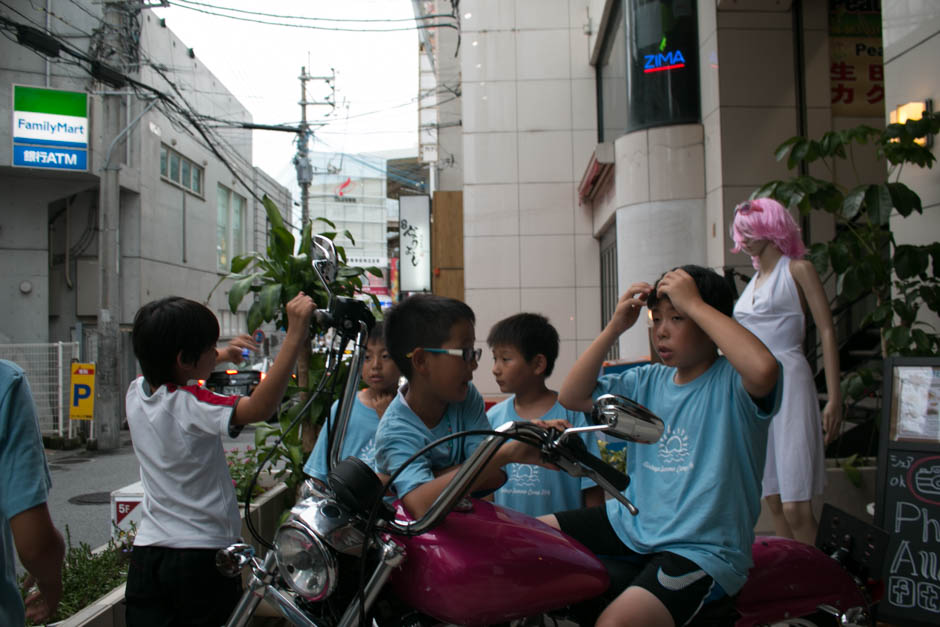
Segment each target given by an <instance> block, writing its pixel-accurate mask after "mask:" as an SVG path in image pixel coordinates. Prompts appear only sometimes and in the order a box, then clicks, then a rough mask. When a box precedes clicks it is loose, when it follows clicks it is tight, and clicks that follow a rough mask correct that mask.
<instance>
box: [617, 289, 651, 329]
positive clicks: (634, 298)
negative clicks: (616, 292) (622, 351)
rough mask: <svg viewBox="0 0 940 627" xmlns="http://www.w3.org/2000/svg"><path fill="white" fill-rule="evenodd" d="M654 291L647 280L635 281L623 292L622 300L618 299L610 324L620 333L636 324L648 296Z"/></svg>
mask: <svg viewBox="0 0 940 627" xmlns="http://www.w3.org/2000/svg"><path fill="white" fill-rule="evenodd" d="M651 291H653V286H652V285H650V284H649V283H646V282H645V281H640V282H639V283H634V284H633V285H631V286H630V287H629V289H627V291H626V292H624V293H623V296H621V297H620V300H619V301H617V308H616V309H615V310H614V315H613V316H611V318H610V322H609V323H608V325H609V326H612V327H613V328H614V329H615V330H616V331H617V333H618V335H619V334H620V333H623V332H624V331H626V330H627V329H629V328H630V327H632V326H633V325H634V324H636V321H637V318H639V317H640V311H641V310H642V309H643V306H644V305H645V304H646V297H647V296H649V294H650V292H651Z"/></svg>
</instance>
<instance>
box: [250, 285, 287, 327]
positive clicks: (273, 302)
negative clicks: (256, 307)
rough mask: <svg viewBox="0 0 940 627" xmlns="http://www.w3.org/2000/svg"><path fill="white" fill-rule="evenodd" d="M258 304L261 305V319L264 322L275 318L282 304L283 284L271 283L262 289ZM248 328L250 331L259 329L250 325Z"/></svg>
mask: <svg viewBox="0 0 940 627" xmlns="http://www.w3.org/2000/svg"><path fill="white" fill-rule="evenodd" d="M258 302H260V303H261V317H262V318H263V319H264V320H271V319H272V318H274V314H275V311H276V310H277V308H278V306H279V305H280V304H281V284H280V283H270V284H268V285H265V286H264V287H262V288H261V295H260V298H259V299H258ZM248 328H249V330H254V329H255V328H257V327H253V326H251V325H248Z"/></svg>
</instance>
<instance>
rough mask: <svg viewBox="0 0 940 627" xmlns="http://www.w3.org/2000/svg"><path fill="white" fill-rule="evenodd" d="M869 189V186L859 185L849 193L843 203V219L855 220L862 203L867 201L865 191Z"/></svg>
mask: <svg viewBox="0 0 940 627" xmlns="http://www.w3.org/2000/svg"><path fill="white" fill-rule="evenodd" d="M867 189H868V186H867V185H859V186H858V187H856V188H855V189H853V190H852V191H851V192H849V194H848V195H847V196H846V197H845V200H844V201H843V203H842V217H844V218H845V219H846V220H854V219H855V216H857V215H858V212H859V210H861V208H862V203H863V202H864V201H865V191H866V190H867Z"/></svg>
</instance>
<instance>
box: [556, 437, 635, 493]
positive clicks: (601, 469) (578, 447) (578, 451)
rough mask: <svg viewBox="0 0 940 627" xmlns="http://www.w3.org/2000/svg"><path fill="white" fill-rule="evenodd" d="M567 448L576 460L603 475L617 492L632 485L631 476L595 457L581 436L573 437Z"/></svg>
mask: <svg viewBox="0 0 940 627" xmlns="http://www.w3.org/2000/svg"><path fill="white" fill-rule="evenodd" d="M565 450H566V451H567V452H569V453H570V454H571V457H572V458H573V459H574V461H576V462H578V463H579V464H581V465H583V466H587V467H588V468H590V469H591V470H593V471H594V472H596V473H597V474H598V475H600V476H601V477H603V478H604V479H605V480H606V481H607V482H608V483H610V485H611V486H613V487H614V488H615V489H616V490H617V492H623V491H624V490H626V489H627V486H628V485H630V477H628V476H627V475H625V474H624V473H622V472H620V471H619V470H617V469H616V468H614V467H613V466H611V465H610V464H608V463H607V462H605V461H604V460H603V459H601V458H600V457H595V456H594V455H592V454H591V453H590V452H589V451H588V450H587V447H586V446H584V442H583V441H582V440H581V439H580V438H571V439H569V440H568V442H567V443H566V446H565Z"/></svg>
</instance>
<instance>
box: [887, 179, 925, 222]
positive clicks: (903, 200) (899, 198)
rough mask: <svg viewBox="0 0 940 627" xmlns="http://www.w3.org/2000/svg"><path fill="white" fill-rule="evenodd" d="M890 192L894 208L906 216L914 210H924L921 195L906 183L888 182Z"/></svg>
mask: <svg viewBox="0 0 940 627" xmlns="http://www.w3.org/2000/svg"><path fill="white" fill-rule="evenodd" d="M888 193H890V194H891V203H892V204H893V205H894V208H895V209H897V210H898V213H900V214H901V215H902V216H904V217H905V218H906V217H907V216H909V215H911V213H912V212H914V211H916V212H917V213H923V212H924V207H923V205H922V204H921V201H920V196H918V195H917V194H916V193H914V190H912V189H911V188H910V187H908V186H907V185H905V184H904V183H888Z"/></svg>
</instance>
